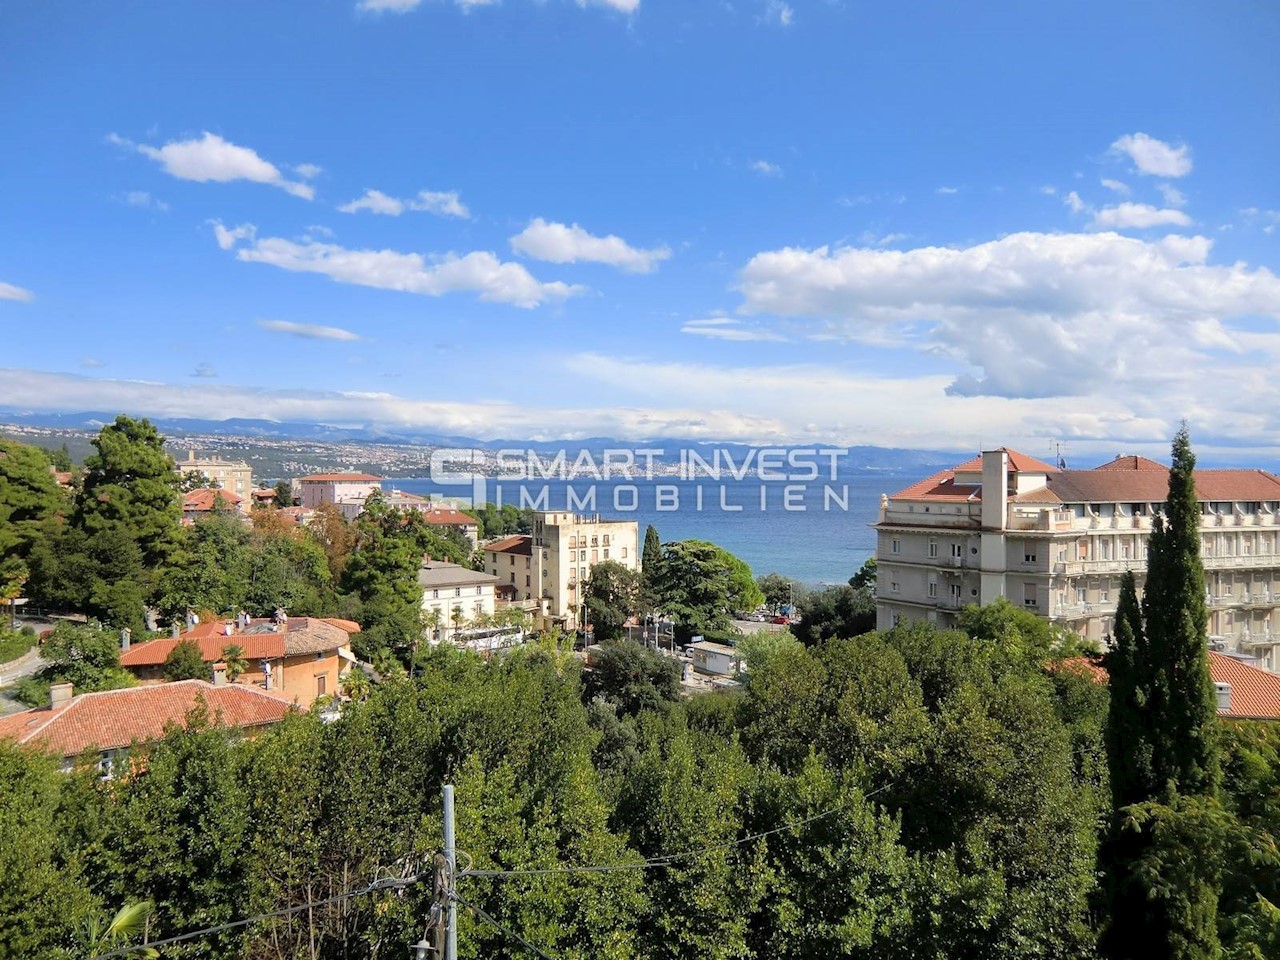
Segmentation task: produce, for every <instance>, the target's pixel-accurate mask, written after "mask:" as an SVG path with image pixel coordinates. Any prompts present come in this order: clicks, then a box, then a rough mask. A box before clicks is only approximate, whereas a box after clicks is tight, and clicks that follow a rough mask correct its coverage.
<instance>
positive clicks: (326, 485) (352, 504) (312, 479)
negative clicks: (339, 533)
mask: <svg viewBox="0 0 1280 960" xmlns="http://www.w3.org/2000/svg"><path fill="white" fill-rule="evenodd" d="M294 483H295V484H297V499H298V503H299V504H300V505H301V506H302V507H303V508H304V509H307V510H314V509H315V508H316V507H319V506H322V505H323V504H326V503H331V504H333V505H334V506H336V507H338V509H339V510H341V511H342V515H343V516H344V517H346V518H347V519H348V520H354V519H355V518H356V517H358V516H359V515H360V512H361V511H362V510H364V502H365V501H366V500H367V499H369V497H370V496H371V495H372V494H373V493H374V492H375V491H381V490H382V478H381V477H375V476H374V475H373V474H370V473H313V474H311V475H309V476H306V477H299V478H298V479H297V480H295V481H294Z"/></svg>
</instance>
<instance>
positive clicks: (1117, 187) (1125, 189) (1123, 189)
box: [1102, 177, 1129, 197]
mask: <svg viewBox="0 0 1280 960" xmlns="http://www.w3.org/2000/svg"><path fill="white" fill-rule="evenodd" d="M1102 185H1103V186H1104V187H1106V188H1107V189H1108V190H1112V191H1114V192H1116V193H1118V194H1120V195H1121V196H1122V197H1127V196H1128V195H1129V185H1128V184H1127V183H1123V182H1121V181H1120V180H1109V179H1107V178H1105V177H1104V178H1103V180H1102Z"/></svg>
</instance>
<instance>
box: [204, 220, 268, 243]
mask: <svg viewBox="0 0 1280 960" xmlns="http://www.w3.org/2000/svg"><path fill="white" fill-rule="evenodd" d="M209 223H210V224H211V225H212V226H213V237H214V239H215V240H217V241H218V246H219V247H221V248H222V249H223V250H230V249H231V248H232V247H234V246H235V245H236V244H237V243H238V242H240V241H241V240H252V239H253V237H254V234H256V233H257V232H258V228H257V227H255V226H254V225H253V224H252V223H242V224H240V226H238V227H230V228H227V227H224V226H223V225H222V221H221V220H210V221H209Z"/></svg>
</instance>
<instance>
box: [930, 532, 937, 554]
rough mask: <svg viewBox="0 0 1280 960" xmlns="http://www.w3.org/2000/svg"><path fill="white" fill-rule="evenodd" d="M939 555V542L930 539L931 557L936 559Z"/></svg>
mask: <svg viewBox="0 0 1280 960" xmlns="http://www.w3.org/2000/svg"><path fill="white" fill-rule="evenodd" d="M937 555H938V541H937V540H935V539H933V538H932V537H930V538H929V556H931V557H936V556H937Z"/></svg>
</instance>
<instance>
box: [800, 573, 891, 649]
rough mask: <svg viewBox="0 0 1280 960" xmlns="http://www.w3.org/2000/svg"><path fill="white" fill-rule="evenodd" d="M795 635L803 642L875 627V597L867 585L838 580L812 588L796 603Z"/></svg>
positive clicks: (865, 630) (852, 635)
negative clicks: (797, 617) (820, 587)
mask: <svg viewBox="0 0 1280 960" xmlns="http://www.w3.org/2000/svg"><path fill="white" fill-rule="evenodd" d="M797 612H798V613H799V614H800V622H799V623H798V624H796V626H795V627H794V629H795V633H796V636H797V637H799V638H800V639H801V640H802V641H803V642H805V643H820V642H821V641H823V640H830V639H831V638H832V637H856V636H858V635H859V634H863V633H868V632H870V631H871V630H874V629H875V627H876V598H875V594H874V592H873V591H871V590H869V589H868V588H866V587H851V586H849V585H848V584H840V585H839V586H835V587H827V588H825V589H823V590H814V591H813V592H812V593H808V594H806V595H805V596H804V598H803V599H801V601H800V603H799V604H798V605H797Z"/></svg>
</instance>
